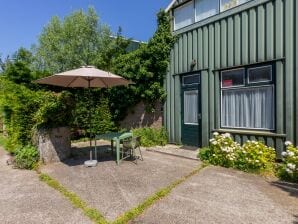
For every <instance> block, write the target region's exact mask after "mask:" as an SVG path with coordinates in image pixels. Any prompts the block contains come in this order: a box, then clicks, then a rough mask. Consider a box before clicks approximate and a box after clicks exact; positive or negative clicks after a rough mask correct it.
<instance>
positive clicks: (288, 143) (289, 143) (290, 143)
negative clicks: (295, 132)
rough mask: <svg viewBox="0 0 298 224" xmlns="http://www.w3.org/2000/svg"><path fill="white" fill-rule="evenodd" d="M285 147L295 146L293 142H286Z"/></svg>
mask: <svg viewBox="0 0 298 224" xmlns="http://www.w3.org/2000/svg"><path fill="white" fill-rule="evenodd" d="M285 145H286V146H289V145H293V144H292V142H290V141H286V142H285Z"/></svg>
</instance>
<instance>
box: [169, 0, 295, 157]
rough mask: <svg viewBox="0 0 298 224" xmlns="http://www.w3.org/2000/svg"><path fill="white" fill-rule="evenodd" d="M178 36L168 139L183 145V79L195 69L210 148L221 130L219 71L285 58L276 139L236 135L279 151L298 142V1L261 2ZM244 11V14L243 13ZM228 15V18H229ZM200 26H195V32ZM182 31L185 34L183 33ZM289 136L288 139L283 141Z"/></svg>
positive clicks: (279, 69) (279, 68)
mask: <svg viewBox="0 0 298 224" xmlns="http://www.w3.org/2000/svg"><path fill="white" fill-rule="evenodd" d="M250 4H251V7H249V8H247V7H248V6H246V9H245V8H243V7H245V5H243V7H241V6H240V7H238V8H235V9H234V12H233V13H231V12H230V13H229V12H226V14H227V16H226V17H225V16H224V15H225V14H224V13H223V14H220V15H218V16H216V17H218V19H217V20H216V17H213V18H210V22H208V21H207V22H208V23H206V21H205V22H204V21H202V22H201V25H200V23H198V24H194V25H193V27H192V26H191V27H189V28H184V29H182V31H177V32H176V34H177V41H176V43H175V45H174V47H173V49H172V52H171V63H170V67H169V73H168V75H167V79H166V83H165V88H166V90H167V92H168V95H167V102H166V105H165V126H166V128H167V130H168V131H169V140H170V141H171V142H174V143H181V102H180V100H181V99H180V76H179V74H181V73H185V72H189V71H190V63H191V61H192V60H193V59H196V60H197V64H196V66H195V68H194V70H201V69H207V70H203V71H202V72H201V74H202V80H201V81H202V85H201V86H202V89H201V92H202V99H201V103H202V136H201V137H202V144H203V146H205V145H208V143H209V142H208V140H209V137H210V136H211V132H212V130H214V129H220V88H219V87H220V83H219V75H220V74H219V73H220V72H218V71H214V70H216V69H220V68H225V67H231V66H237V65H247V64H250V63H255V62H262V61H268V60H272V59H281V58H285V60H284V61H282V60H278V61H276V62H274V63H276V86H275V88H276V135H275V134H272V133H269V134H264V133H258V134H252V133H245V132H243V133H242V134H234V137H235V139H236V140H237V141H240V142H243V141H246V140H248V139H251V140H253V139H258V140H263V141H265V142H266V143H267V144H268V145H270V146H274V147H276V148H277V149H278V150H279V152H280V151H281V150H282V148H283V142H284V140H285V139H286V140H291V141H294V140H296V141H294V142H296V143H298V141H297V140H298V86H297V84H298V27H297V26H298V22H297V21H298V15H297V14H298V1H295V0H267V1H266V0H258V1H253V2H250ZM242 9H245V10H242ZM239 10H242V11H239ZM229 14H230V15H229ZM194 26H196V27H194ZM179 32H181V33H179ZM283 134H286V137H284V136H283Z"/></svg>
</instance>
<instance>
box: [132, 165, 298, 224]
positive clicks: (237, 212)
mask: <svg viewBox="0 0 298 224" xmlns="http://www.w3.org/2000/svg"><path fill="white" fill-rule="evenodd" d="M281 186H284V187H288V188H282V187H281ZM286 189H287V190H286ZM297 196H298V188H297V185H291V186H287V185H285V183H280V182H270V181H266V180H265V179H263V178H261V177H259V176H255V175H250V174H246V173H243V172H240V171H235V170H231V169H225V168H219V167H207V168H205V169H204V170H202V171H201V172H200V173H199V174H197V175H195V176H193V177H191V178H190V179H188V180H187V181H186V182H184V183H183V184H181V185H179V186H178V187H177V188H175V189H174V190H173V191H172V193H171V194H170V195H169V196H168V197H166V198H165V199H163V200H160V201H159V202H157V203H156V204H154V205H153V206H152V207H151V208H149V209H148V210H147V211H146V212H145V213H143V214H142V215H141V216H140V217H138V218H137V219H136V220H134V221H133V222H131V223H142V224H158V223H168V224H172V223H183V224H186V223H187V224H200V223H229V224H233V223H235V224H240V223H253V224H258V223H260V224H266V223H268V224H275V223H276V224H281V223H292V224H294V223H298V219H297V217H298V198H297Z"/></svg>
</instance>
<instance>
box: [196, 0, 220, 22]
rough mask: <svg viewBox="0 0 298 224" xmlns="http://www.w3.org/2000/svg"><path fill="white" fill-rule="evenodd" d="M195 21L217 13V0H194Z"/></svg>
mask: <svg viewBox="0 0 298 224" xmlns="http://www.w3.org/2000/svg"><path fill="white" fill-rule="evenodd" d="M195 13H196V22H198V21H201V20H203V19H206V18H208V17H210V16H213V15H215V14H217V13H218V0H196V2H195Z"/></svg>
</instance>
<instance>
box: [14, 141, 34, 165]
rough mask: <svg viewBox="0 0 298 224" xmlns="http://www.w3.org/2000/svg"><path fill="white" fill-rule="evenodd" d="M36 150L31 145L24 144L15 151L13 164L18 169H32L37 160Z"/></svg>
mask: <svg viewBox="0 0 298 224" xmlns="http://www.w3.org/2000/svg"><path fill="white" fill-rule="evenodd" d="M38 158H39V155H38V151H37V149H36V148H35V147H33V146H30V145H28V146H25V147H23V148H20V149H18V150H17V151H16V156H15V165H16V166H17V167H18V168H20V169H33V168H35V166H36V164H37V162H38Z"/></svg>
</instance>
